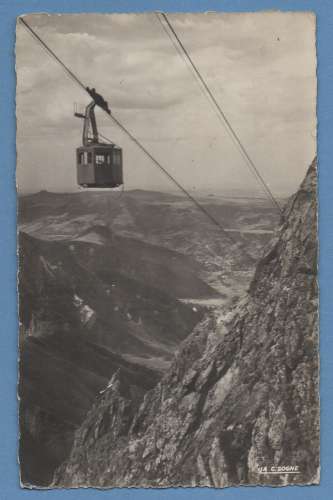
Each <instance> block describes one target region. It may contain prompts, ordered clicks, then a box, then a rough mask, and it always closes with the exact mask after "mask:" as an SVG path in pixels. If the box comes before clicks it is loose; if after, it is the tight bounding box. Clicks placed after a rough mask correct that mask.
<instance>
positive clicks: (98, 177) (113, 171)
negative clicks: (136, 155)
mask: <svg viewBox="0 0 333 500" xmlns="http://www.w3.org/2000/svg"><path fill="white" fill-rule="evenodd" d="M95 105H96V103H95V101H92V102H90V103H89V104H88V105H87V106H86V109H85V112H84V113H81V112H78V111H77V109H76V107H75V108H74V116H76V117H77V118H82V119H83V133H82V146H81V147H79V148H77V150H76V173H77V183H78V184H79V186H82V187H87V188H116V187H118V186H121V185H122V184H123V157H122V150H121V148H119V147H118V146H116V144H114V143H113V142H111V141H110V144H107V143H105V142H101V141H100V140H99V134H98V130H97V123H96V117H95V111H94V108H95Z"/></svg>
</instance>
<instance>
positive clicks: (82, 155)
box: [76, 143, 123, 188]
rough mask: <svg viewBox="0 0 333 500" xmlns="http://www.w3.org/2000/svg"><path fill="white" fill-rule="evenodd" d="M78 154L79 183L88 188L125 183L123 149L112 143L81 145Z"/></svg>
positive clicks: (115, 185)
mask: <svg viewBox="0 0 333 500" xmlns="http://www.w3.org/2000/svg"><path fill="white" fill-rule="evenodd" d="M76 154H77V183H78V184H79V185H80V186H82V187H88V188H115V187H118V186H121V185H122V184H123V165H122V163H123V162H122V150H121V148H119V147H118V146H115V145H110V144H103V143H98V144H91V145H89V146H81V147H79V148H77V150H76Z"/></svg>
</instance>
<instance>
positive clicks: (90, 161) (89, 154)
mask: <svg viewBox="0 0 333 500" xmlns="http://www.w3.org/2000/svg"><path fill="white" fill-rule="evenodd" d="M88 163H92V153H88Z"/></svg>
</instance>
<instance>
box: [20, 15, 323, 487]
mask: <svg viewBox="0 0 333 500" xmlns="http://www.w3.org/2000/svg"><path fill="white" fill-rule="evenodd" d="M316 70H317V63H316V18H315V15H314V14H312V13H311V12H278V11H269V12H268V11H267V12H247V13H245V12H244V13H221V12H219V13H217V12H207V13H191V12H187V13H167V12H166V13H165V12H149V13H140V14H98V13H96V14H92V13H89V14H85V13H82V14H61V13H59V14H42V13H41V14H25V15H22V16H21V17H18V18H17V25H16V78H17V87H16V122H17V135H16V151H17V171H16V183H17V199H18V202H17V218H18V227H17V247H18V261H19V269H18V275H17V280H18V284H17V287H18V306H19V333H18V344H19V359H18V389H17V390H18V399H19V450H18V463H19V465H18V468H19V471H18V473H19V476H20V482H21V486H22V487H23V488H80V487H85V488H86V487H94V488H131V487H136V488H137V487H141V488H148V487H153V488H168V487H212V488H225V487H229V486H241V485H243V486H255V485H268V486H276V487H281V486H287V485H310V484H319V482H320V443H319V421H320V406H319V328H318V323H319V321H318V295H319V290H318V283H317V274H318V271H317V254H318V242H317V218H318V203H317V159H316V151H317V150H316V141H317V118H316V99H317V79H316Z"/></svg>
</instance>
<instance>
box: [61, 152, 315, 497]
mask: <svg viewBox="0 0 333 500" xmlns="http://www.w3.org/2000/svg"><path fill="white" fill-rule="evenodd" d="M316 237H317V205H316V164H315V162H313V164H312V165H311V166H310V168H309V170H308V173H307V175H306V178H305V180H304V181H303V183H302V185H301V187H300V189H299V191H298V192H297V193H296V194H295V196H293V197H292V198H291V200H290V201H289V203H288V205H287V207H286V209H285V212H284V222H283V224H282V227H281V229H280V230H279V232H278V234H277V235H276V237H275V238H274V241H272V243H271V245H270V247H269V249H268V251H267V252H266V254H265V256H264V258H263V259H261V260H260V261H259V264H258V266H257V270H256V273H255V276H254V278H253V280H252V283H251V285H250V288H249V291H248V294H247V295H246V296H245V297H243V298H242V299H241V300H240V302H239V303H238V304H237V305H236V306H235V307H234V308H233V309H232V310H231V311H230V312H229V313H228V314H227V315H224V316H223V317H222V316H221V315H218V314H213V313H210V315H209V316H208V317H206V318H204V319H203V320H202V321H201V323H200V324H199V325H197V327H196V328H195V329H194V331H193V333H192V334H191V335H190V336H189V337H188V338H187V339H186V340H185V341H184V342H183V343H182V345H181V347H180V349H179V350H178V352H177V354H176V356H175V358H174V360H173V363H172V365H171V367H170V368H169V370H168V371H167V372H166V374H165V375H164V377H163V378H162V379H161V381H160V382H159V383H158V384H157V386H156V387H155V388H154V389H152V390H150V391H148V392H147V393H146V394H145V396H144V398H143V400H142V401H141V404H138V402H137V401H135V402H133V400H131V399H130V398H129V397H128V395H127V394H126V391H123V390H122V373H121V370H119V371H118V372H117V373H116V374H115V375H114V377H113V380H112V381H111V383H110V384H109V385H110V387H109V388H108V389H107V391H105V393H104V394H103V395H102V396H101V398H100V400H99V401H97V403H96V404H95V405H94V407H93V408H92V409H91V410H90V412H89V413H88V416H87V418H86V419H85V421H84V422H83V424H82V425H81V427H80V428H79V429H78V430H77V432H76V434H75V439H74V446H73V449H72V451H71V454H70V456H69V458H68V460H67V462H66V463H64V464H63V466H61V467H60V468H59V469H58V470H57V472H56V474H55V478H54V485H57V486H88V485H90V486H100V487H111V486H162V487H166V486H177V485H181V486H196V485H199V486H215V487H225V486H229V485H232V484H256V483H259V482H260V483H262V484H271V485H284V484H287V483H291V484H296V483H297V484H300V483H316V482H318V481H319V401H318V330H317V320H318V317H317V312H318V291H317V281H316V275H317V263H316V255H317V241H316ZM279 467H280V469H279ZM286 472H288V473H286Z"/></svg>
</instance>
